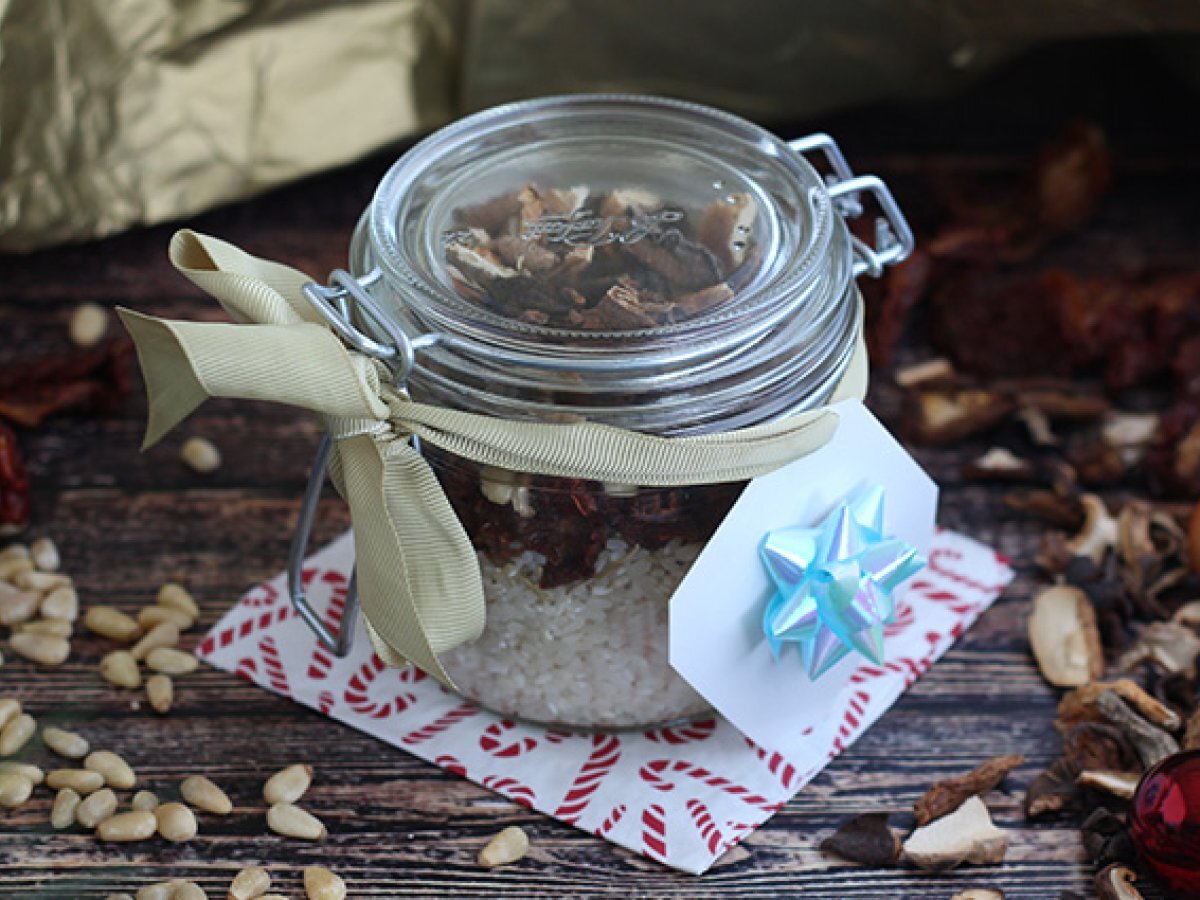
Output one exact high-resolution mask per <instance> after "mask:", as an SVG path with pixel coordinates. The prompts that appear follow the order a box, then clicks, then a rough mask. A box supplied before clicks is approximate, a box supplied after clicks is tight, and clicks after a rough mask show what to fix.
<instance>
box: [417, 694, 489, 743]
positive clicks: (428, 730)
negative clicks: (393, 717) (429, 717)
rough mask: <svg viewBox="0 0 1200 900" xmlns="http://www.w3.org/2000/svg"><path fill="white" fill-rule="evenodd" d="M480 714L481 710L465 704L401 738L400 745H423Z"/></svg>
mask: <svg viewBox="0 0 1200 900" xmlns="http://www.w3.org/2000/svg"><path fill="white" fill-rule="evenodd" d="M478 712H479V708H478V707H476V706H471V705H470V704H469V703H464V704H463V705H462V706H456V707H455V708H454V709H452V710H450V711H449V712H445V713H443V714H442V715H440V716H438V717H437V718H436V719H434V720H433V721H432V722H430V723H429V724H428V725H424V726H422V727H421V728H418V729H417V730H416V731H410V732H409V733H408V734H406V735H404V737H402V738H400V743H402V744H407V745H408V746H410V747H411V746H413V745H415V744H421V743H424V742H425V741H427V740H429V739H430V738H433V737H437V735H439V734H441V733H442V732H445V731H449V730H450V729H451V728H452V727H454V726H455V725H456V724H458V723H459V722H461V721H463V720H464V719H469V718H471V716H473V715H475V714H476V713H478Z"/></svg>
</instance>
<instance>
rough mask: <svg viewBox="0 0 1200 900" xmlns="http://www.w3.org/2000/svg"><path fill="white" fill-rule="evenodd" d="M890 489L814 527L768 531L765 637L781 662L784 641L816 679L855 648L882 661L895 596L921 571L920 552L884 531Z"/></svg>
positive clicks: (873, 490)
mask: <svg viewBox="0 0 1200 900" xmlns="http://www.w3.org/2000/svg"><path fill="white" fill-rule="evenodd" d="M883 502H884V490H883V488H882V487H880V486H879V485H868V486H867V487H865V488H863V489H861V490H859V491H857V492H856V493H855V494H853V495H852V496H851V497H850V498H848V499H846V500H843V501H842V502H841V503H839V504H838V505H837V506H836V507H835V508H834V510H833V511H832V512H831V513H829V515H828V516H826V517H825V519H824V520H822V521H821V523H820V524H819V525H817V526H816V527H815V528H782V529H777V530H775V531H769V532H767V534H766V536H765V537H764V538H763V542H762V545H761V547H760V548H759V552H760V554H761V556H762V559H763V563H764V564H765V565H766V568H767V573H768V574H769V575H770V577H771V581H772V582H773V583H774V585H775V593H774V594H773V595H772V596H771V598H770V600H768V601H767V606H766V610H765V611H764V612H763V633H764V634H765V635H766V638H767V643H768V645H769V646H770V648H771V653H772V654H773V655H774V656H775V658H776V659H779V654H780V650H781V648H782V645H783V644H784V643H785V642H791V643H795V644H796V645H797V646H798V647H799V649H800V655H801V658H802V659H803V661H804V667H805V669H806V670H807V671H808V675H809V677H810V678H813V679H816V678H819V677H820V676H821V675H822V674H824V673H825V672H826V671H828V669H829V668H830V667H831V666H833V665H834V664H835V663H837V662H838V661H839V660H841V659H842V658H843V657H844V656H845V655H846V654H847V653H849V652H850V651H851V650H852V649H853V650H857V651H858V652H859V653H861V654H862V655H863V656H865V657H867V658H868V659H870V660H871V661H872V662H874V663H876V664H877V665H882V664H883V661H884V653H883V627H884V625H886V624H888V623H889V622H891V621H892V620H893V619H894V618H895V616H896V601H895V597H894V596H893V592H894V591H895V589H896V587H898V586H899V585H900V584H901V583H902V582H904V581H905V580H907V579H908V578H910V577H912V576H913V575H914V574H916V573H917V572H918V571H920V570H921V569H922V568H923V567H924V565H925V560H924V558H922V556H921V555H920V554H919V553H917V551H916V548H915V547H913V546H912V545H911V544H908V543H905V542H904V541H902V540H900V539H899V538H894V537H884V534H883Z"/></svg>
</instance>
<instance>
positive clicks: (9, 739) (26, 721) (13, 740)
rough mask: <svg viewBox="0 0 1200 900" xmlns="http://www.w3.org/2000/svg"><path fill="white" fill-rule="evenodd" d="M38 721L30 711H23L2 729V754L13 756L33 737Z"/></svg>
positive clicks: (0, 745) (0, 749) (0, 751)
mask: <svg viewBox="0 0 1200 900" xmlns="http://www.w3.org/2000/svg"><path fill="white" fill-rule="evenodd" d="M36 730H37V722H35V721H34V719H33V716H31V715H29V713H21V714H20V715H19V716H17V717H16V718H15V719H11V720H10V721H9V723H8V724H7V725H5V726H4V728H2V729H0V756H12V755H13V754H14V753H16V752H17V751H18V750H20V749H21V748H22V747H24V746H25V745H26V744H27V743H29V739H30V738H31V737H33V733H34V732H35V731H36Z"/></svg>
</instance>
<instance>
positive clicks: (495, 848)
mask: <svg viewBox="0 0 1200 900" xmlns="http://www.w3.org/2000/svg"><path fill="white" fill-rule="evenodd" d="M528 852H529V835H527V834H526V833H525V832H524V831H523V830H521V829H520V828H518V827H517V826H516V825H510V826H509V827H508V828H505V829H504V830H503V831H501V832H500V833H499V834H497V835H496V836H495V837H493V838H492V839H491V840H490V841H488V843H487V846H486V847H484V848H483V849H482V850H480V851H479V862H480V864H481V865H484V866H487V867H488V868H489V869H490V868H493V867H494V866H503V865H507V864H508V863H513V862H516V861H517V860H518V859H520V858H521V857H522V856H524V855H525V854H526V853H528Z"/></svg>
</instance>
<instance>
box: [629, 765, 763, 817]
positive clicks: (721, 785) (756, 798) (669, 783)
mask: <svg viewBox="0 0 1200 900" xmlns="http://www.w3.org/2000/svg"><path fill="white" fill-rule="evenodd" d="M666 773H675V774H680V775H686V776H688V777H689V778H694V779H696V780H697V781H699V782H701V783H703V784H706V785H708V786H709V787H714V788H716V789H717V790H719V791H723V792H724V793H726V794H729V795H730V796H732V797H737V798H738V799H739V800H741V801H742V802H743V803H745V804H747V805H749V806H756V807H758V808H759V809H763V810H767V811H769V812H775V811H776V810H777V809H779V807H780V806H782V805H783V804H782V803H778V802H773V801H771V800H768V799H767V798H766V797H762V796H760V795H758V794H755V793H753V792H751V791H750V790H748V789H747V788H744V787H742V786H741V785H740V784H734V783H733V782H732V781H730V780H729V779H728V778H723V777H721V776H720V775H715V774H713V773H712V772H710V771H709V770H708V769H706V768H704V766H697V765H695V764H693V763H690V762H686V761H684V760H674V759H654V760H651V761H650V762H648V763H646V765H644V766H642V768H641V770H640V771H639V772H638V774H639V775H640V776H641V778H642V781H644V782H646V783H647V784H648V785H650V786H651V787H652V788H655V789H656V790H660V791H671V790H674V789H675V787H676V784H675V782H674V781H673V780H669V779H667V778H664V777H663V776H664V775H665V774H666Z"/></svg>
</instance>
